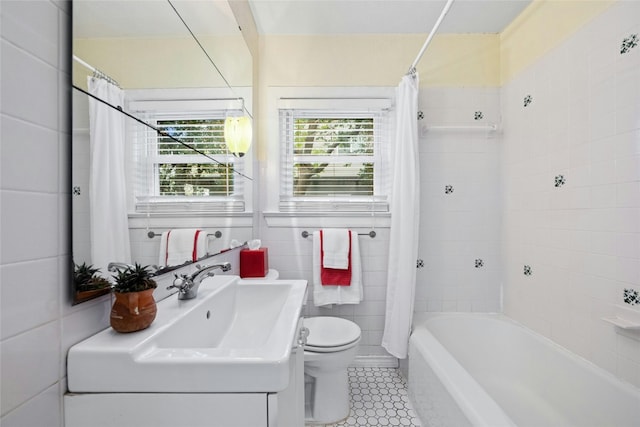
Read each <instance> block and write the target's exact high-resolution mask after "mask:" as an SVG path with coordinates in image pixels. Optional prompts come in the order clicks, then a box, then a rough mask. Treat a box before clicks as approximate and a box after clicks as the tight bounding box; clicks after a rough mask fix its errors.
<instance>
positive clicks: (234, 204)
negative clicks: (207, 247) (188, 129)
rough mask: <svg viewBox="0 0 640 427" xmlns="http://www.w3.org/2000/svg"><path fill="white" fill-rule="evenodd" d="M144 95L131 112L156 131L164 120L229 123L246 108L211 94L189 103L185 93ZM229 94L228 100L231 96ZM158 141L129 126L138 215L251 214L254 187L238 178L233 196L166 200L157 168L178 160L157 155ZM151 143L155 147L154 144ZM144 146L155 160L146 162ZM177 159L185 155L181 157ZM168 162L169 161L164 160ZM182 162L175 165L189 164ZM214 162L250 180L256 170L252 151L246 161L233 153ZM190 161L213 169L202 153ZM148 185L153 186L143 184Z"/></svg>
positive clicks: (149, 133) (235, 100) (137, 98)
mask: <svg viewBox="0 0 640 427" xmlns="http://www.w3.org/2000/svg"><path fill="white" fill-rule="evenodd" d="M139 92H140V93H136V94H135V95H134V96H133V97H132V98H131V99H130V101H129V102H128V108H129V110H130V111H131V112H132V114H133V115H135V116H136V117H139V118H141V119H142V120H143V121H145V122H147V123H149V124H151V125H152V126H156V125H157V122H158V120H160V121H161V120H172V119H175V120H189V119H194V120H198V119H202V118H214V119H222V120H224V118H225V117H226V114H229V113H232V112H237V111H240V110H241V108H242V106H243V105H244V98H222V97H220V98H217V97H215V95H216V92H217V91H216V90H213V91H211V90H209V91H207V90H205V93H208V94H209V95H213V96H212V97H210V98H206V99H203V98H202V97H198V98H193V99H189V95H190V93H185V91H184V90H161V91H160V93H156V91H154V90H142V91H139ZM187 92H189V91H187ZM226 94H227V95H228V93H226ZM136 95H137V96H136ZM158 138H159V136H158V134H157V133H156V132H155V131H154V130H153V129H150V128H148V127H147V126H144V125H142V124H136V123H129V124H128V131H127V139H128V143H129V144H130V147H129V153H130V154H131V156H130V158H131V160H130V168H129V169H130V170H129V178H130V182H132V184H133V185H131V186H130V190H129V191H130V194H129V200H130V211H131V212H132V213H139V214H150V213H164V214H184V213H199V214H214V215H217V214H225V215H233V214H242V213H247V212H249V211H250V209H251V203H250V201H251V184H250V182H249V183H247V182H245V181H246V179H245V177H243V176H242V175H238V174H235V173H234V192H233V193H232V194H231V195H229V196H220V195H213V196H195V195H194V196H180V195H160V194H159V193H160V182H159V171H158V168H156V167H155V165H159V164H162V163H168V162H166V161H163V160H166V159H169V158H170V157H173V155H163V154H157V145H158ZM149 141H151V142H150V143H149ZM144 144H149V145H150V146H151V147H152V148H153V153H155V154H152V155H150V156H147V157H146V158H144V156H145V153H144V152H145V151H146V150H148V148H149V147H148V146H147V147H145V146H144ZM165 156H166V157H165ZM175 156H177V157H178V156H181V155H179V154H176V155H175ZM163 157H165V158H164V159H163ZM177 157H176V158H175V159H174V161H177V162H179V163H183V162H181V161H180V159H179V158H177ZM211 157H212V158H214V159H216V160H218V161H219V162H221V163H223V164H226V163H231V164H232V165H233V168H234V170H236V171H238V172H240V173H241V174H243V175H245V170H246V169H248V168H249V169H250V168H251V162H252V159H253V156H252V155H251V150H250V153H247V155H245V156H243V157H241V158H238V157H235V156H233V154H231V153H230V152H227V153H226V154H220V155H212V156H211ZM184 160H185V161H184V163H190V162H191V160H195V161H194V162H193V163H202V164H206V163H213V160H210V159H208V158H206V157H203V156H202V155H201V154H197V153H194V154H193V155H186V156H185V159H184ZM200 160H204V161H200ZM232 173H233V172H232ZM140 175H144V176H145V177H144V178H143V177H141V176H140ZM145 179H146V180H148V182H146V183H144V182H141V181H142V180H145ZM143 186H146V191H145V190H144V189H143V188H142V187H143Z"/></svg>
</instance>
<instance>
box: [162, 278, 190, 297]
mask: <svg viewBox="0 0 640 427" xmlns="http://www.w3.org/2000/svg"><path fill="white" fill-rule="evenodd" d="M173 276H174V277H175V279H173V284H172V285H171V286H167V290H169V289H173V288H176V289H178V291H180V292H181V293H182V292H186V291H187V290H188V289H189V287H190V285H189V278H188V277H187V275H186V274H181V275H180V276H178V275H177V274H174V275H173Z"/></svg>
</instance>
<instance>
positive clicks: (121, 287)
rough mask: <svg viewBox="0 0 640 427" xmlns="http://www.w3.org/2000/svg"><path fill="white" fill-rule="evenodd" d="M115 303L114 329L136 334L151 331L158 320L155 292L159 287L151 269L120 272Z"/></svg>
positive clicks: (136, 266)
mask: <svg viewBox="0 0 640 427" xmlns="http://www.w3.org/2000/svg"><path fill="white" fill-rule="evenodd" d="M113 277H114V279H115V282H116V283H115V285H114V286H113V293H114V296H115V301H114V302H113V307H112V308H111V316H110V322H111V327H112V328H113V329H114V330H116V331H118V332H135V331H140V330H142V329H145V328H147V327H148V326H149V325H151V323H152V322H153V320H154V319H155V318H156V311H157V309H156V301H155V300H154V299H153V290H154V289H155V288H156V286H157V284H156V282H155V280H153V278H152V277H151V272H150V271H149V266H145V267H143V266H141V265H140V264H135V265H133V266H128V267H126V268H124V269H120V270H118V271H117V273H116V274H115V275H114V276H113Z"/></svg>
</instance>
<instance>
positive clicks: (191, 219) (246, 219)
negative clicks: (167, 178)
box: [129, 212, 253, 228]
mask: <svg viewBox="0 0 640 427" xmlns="http://www.w3.org/2000/svg"><path fill="white" fill-rule="evenodd" d="M176 219H179V220H180V227H194V228H197V227H205V228H206V227H220V226H221V224H224V227H252V226H253V212H233V213H223V212H207V213H202V212H197V213H196V212H174V213H168V212H162V213H150V214H146V213H130V214H129V227H131V228H145V227H161V228H173V227H175V226H176Z"/></svg>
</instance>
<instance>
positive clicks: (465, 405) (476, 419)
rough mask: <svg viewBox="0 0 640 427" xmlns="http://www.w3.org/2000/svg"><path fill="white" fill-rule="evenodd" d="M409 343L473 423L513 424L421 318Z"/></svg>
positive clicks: (490, 425)
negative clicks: (444, 364)
mask: <svg viewBox="0 0 640 427" xmlns="http://www.w3.org/2000/svg"><path fill="white" fill-rule="evenodd" d="M428 314H429V317H430V318H432V317H435V316H434V315H433V314H431V313H428ZM438 314H441V315H442V314H444V313H438ZM453 314H457V313H453ZM409 342H410V345H414V346H415V347H416V348H417V349H418V351H419V352H420V354H421V355H422V357H424V359H425V360H426V362H427V364H428V365H429V367H430V368H431V369H432V370H433V372H434V373H435V375H436V376H437V377H438V379H439V380H440V382H441V383H442V385H443V386H444V388H445V389H446V390H447V392H448V393H449V394H450V395H451V396H453V398H454V400H455V402H456V404H457V405H458V408H460V410H461V411H462V413H463V414H464V415H465V416H466V417H467V419H468V420H469V422H470V423H471V424H472V425H473V426H485V427H496V426H500V427H502V426H506V427H515V426H516V424H515V423H514V422H513V420H512V419H511V418H509V416H508V415H507V414H506V413H505V412H504V410H503V409H502V408H501V407H500V406H499V405H498V404H497V403H496V402H495V400H493V398H492V397H491V396H489V394H488V393H487V392H486V391H485V390H484V388H482V386H480V384H478V382H477V381H476V380H475V379H474V378H473V376H472V375H471V374H470V373H469V372H468V371H467V370H466V369H465V368H464V367H463V366H462V365H460V363H458V361H457V360H455V358H453V356H451V354H450V353H449V351H448V350H447V349H446V348H445V347H444V346H443V345H442V344H440V342H439V341H438V339H437V338H436V337H435V336H434V335H433V334H432V333H431V331H429V329H428V328H427V327H426V325H425V322H424V321H423V322H422V323H421V325H420V327H417V328H414V330H413V331H412V333H411V336H410V338H409ZM443 360H446V361H447V363H450V365H448V366H447V367H444V366H442V363H441V362H442V361H443ZM409 366H411V365H409ZM409 369H411V367H409ZM409 375H411V371H409ZM471 402H473V404H472V403H471Z"/></svg>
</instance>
